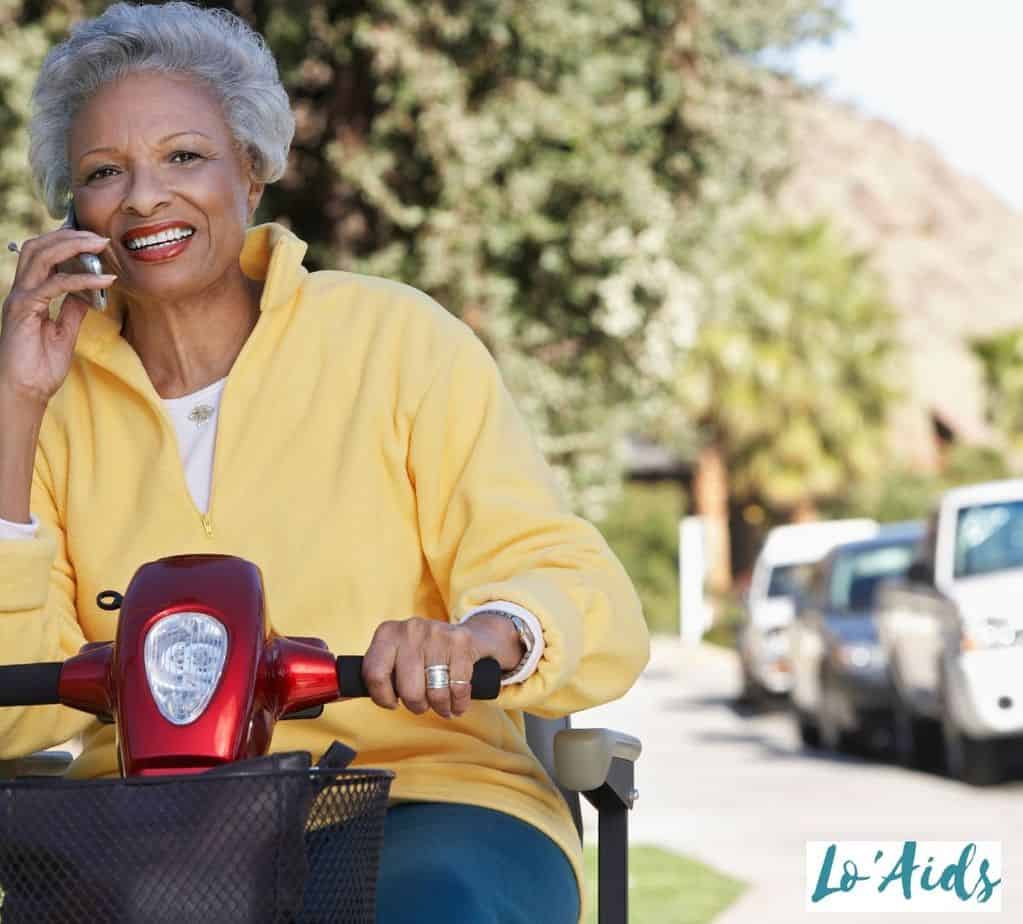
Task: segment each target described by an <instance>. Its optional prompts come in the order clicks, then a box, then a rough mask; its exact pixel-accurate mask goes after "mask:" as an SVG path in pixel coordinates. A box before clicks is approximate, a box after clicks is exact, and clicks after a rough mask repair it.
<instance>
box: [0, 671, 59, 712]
mask: <svg viewBox="0 0 1023 924" xmlns="http://www.w3.org/2000/svg"><path fill="white" fill-rule="evenodd" d="M63 666H64V662H63V661H44V662H40V663H38V664H8V665H6V666H3V667H0V706H52V705H55V704H57V703H59V702H60V670H61V668H62V667H63Z"/></svg>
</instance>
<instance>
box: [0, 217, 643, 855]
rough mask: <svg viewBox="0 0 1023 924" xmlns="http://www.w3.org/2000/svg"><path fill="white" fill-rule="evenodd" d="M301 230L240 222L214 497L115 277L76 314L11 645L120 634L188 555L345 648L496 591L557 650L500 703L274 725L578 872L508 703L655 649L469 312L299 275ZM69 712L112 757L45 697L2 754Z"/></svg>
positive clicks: (363, 703)
mask: <svg viewBox="0 0 1023 924" xmlns="http://www.w3.org/2000/svg"><path fill="white" fill-rule="evenodd" d="M305 251H306V245H305V244H304V243H303V242H302V241H300V240H299V239H298V238H297V237H295V236H294V235H293V234H291V233H290V232H289V231H287V230H286V229H285V228H283V227H281V226H278V225H262V226H260V227H256V228H253V229H251V230H250V231H249V233H248V235H247V238H246V241H245V245H244V249H243V251H242V254H241V266H242V269H243V271H244V272H245V274H246V275H248V276H249V277H251V278H254V279H262V280H264V281H265V282H264V287H263V294H262V299H261V303H260V312H261V313H260V317H259V320H258V322H257V324H256V326H255V328H254V330H253V331H252V334H251V335H250V336H249V339H248V340H247V341H246V343H245V345H244V347H243V349H242V351H241V353H240V355H239V356H238V358H237V360H236V362H235V364H234V366H233V367H232V369H231V372H230V375H229V376H228V380H227V384H226V386H225V390H224V393H223V398H222V404H221V411H220V420H219V423H218V431H217V438H216V439H217V442H216V451H215V456H214V465H213V479H212V493H211V498H210V506H209V513H208V514H206V515H204V514H202V513H201V512H200V511H199V510H197V509H196V507H195V504H194V502H193V500H192V498H191V495H190V494H189V491H188V487H187V485H186V483H185V478H184V472H183V469H182V465H181V460H180V457H179V453H178V449H177V443H176V436H175V433H174V430H173V428H172V425H171V422H170V420H169V419H168V418H167V416H166V414H165V412H164V409H163V407H162V406H161V402H160V398H159V396H158V395H157V393H156V391H155V390H154V388H153V385H152V383H151V382H150V380H149V378H148V376H147V375H146V372H145V370H144V368H143V366H142V364H141V362H140V361H139V358H138V356H137V354H136V353H135V352H134V350H133V349H132V348H131V347H130V346H129V345H128V343H127V342H126V341H125V340H124V339H123V338H122V337H121V336H120V334H119V331H120V321H121V317H120V309H119V307H118V305H117V300H116V298H112V300H111V301H112V304H111V307H110V309H109V310H108V312H107V313H102V314H101V313H99V312H90V313H89V315H88V316H87V317H86V319H85V321H84V323H83V326H82V330H81V333H80V335H79V339H78V343H77V346H76V350H75V358H74V362H73V365H72V368H71V372H70V374H69V376H68V378H67V380H66V382H65V383H64V385H63V386H62V388H61V389H60V391H59V392H58V393H57V395H56V396H55V397H54V398H53V400H52V401H51V402H50V406H49V408H48V409H47V412H46V416H45V419H44V422H43V428H42V433H41V436H40V441H39V449H38V452H37V456H36V465H35V476H34V483H33V491H32V512H33V514H34V515H35V516H36V517H37V518H38V520H39V522H40V531H39V535H38V537H37V538H35V539H29V540H17V541H0V659H2V660H3V662H5V663H21V662H30V661H54V660H63V659H64V658H67V657H69V656H71V655H73V654H75V653H76V652H77V651H78V649H79V647H80V646H81V645H82V644H84V643H85V642H87V641H103V640H108V639H111V638H113V637H114V634H115V620H116V618H117V617H116V614H114V613H109V612H104V611H103V610H100V609H99V608H98V607H97V606H96V595H97V594H98V593H99V592H100V591H102V590H107V589H112V590H118V591H122V592H123V591H124V590H125V588H126V587H127V584H128V582H129V580H130V578H131V576H132V574H133V573H134V572H135V570H136V569H137V568H138V567H139V566H140V565H141V564H143V563H144V562H147V561H152V560H154V559H157V558H160V557H163V556H166V555H175V554H182V553H194V552H214V553H225V554H230V555H239V556H242V557H243V558H246V559H249V560H251V561H253V562H255V563H256V564H257V565H258V566H259V568H260V569H261V570H262V573H263V579H264V584H265V593H266V604H267V612H268V616H269V619H270V622H271V625H272V627H273V629H274V630H275V631H276V632H278V633H280V634H282V635H305V636H317V637H319V638H322V639H324V640H325V641H326V642H327V644H328V645H329V646H330V648H331V650H332V651H334V652H335V653H337V654H361V653H362V652H364V651H365V650H366V648H367V647H368V645H369V642H370V640H371V638H372V636H373V632H374V629H375V628H376V627H377V625H378V624H379V623H380V622H381V621H383V620H387V619H406V618H408V617H410V616H413V615H418V616H425V617H430V618H434V619H443V620H452V621H457V620H458V619H459V618H460V617H461V616H462V615H463V614H464V613H466V612H467V611H468V610H469V609H471V608H472V607H474V606H477V605H479V604H481V603H484V602H486V601H489V600H509V601H511V602H514V603H518V604H519V605H521V606H523V607H526V608H527V609H529V610H530V611H531V612H532V613H534V614H535V615H536V616H537V618H538V619H539V620H540V623H541V625H542V626H543V632H544V640H545V645H546V647H545V649H544V655H543V658H542V660H541V663H540V665H539V667H538V669H537V671H536V673H534V674H533V675H532V676H531V677H529V678H528V679H527V680H526V681H525V682H524V683H522V684H515V685H512V686H508V687H505V688H504V689H503V690H502V692H501V695H500V697H499V699H498V700H497V701H496V702H493V703H474V704H473V705H472V707H471V708H470V709H469V710H468V712H467V713H466V714H465V715H463V716H462V717H460V718H458V719H453V720H449V721H446V720H444V719H442V718H440V717H438V716H436V715H434V714H433V713H432V712H430V713H428V714H426V715H424V716H416V715H414V714H412V713H411V712H409V711H407V710H406V709H404V707H399V709H397V710H395V711H393V712H392V711H388V710H383V709H379V708H378V707H376V706H375V705H373V703H372V702H370V701H368V700H353V701H349V702H342V703H336V704H334V705H331V706H328V707H326V709H325V711H324V714H323V715H322V716H321V717H320V718H319V719H315V720H305V721H292V722H284V723H281V724H279V725H278V726H277V729H276V731H275V733H274V737H273V750H275V751H279V750H298V749H301V750H308V751H310V752H312V754H313V755H314V757H316V756H318V755H319V754H320V753H322V752H323V751H324V750H326V748H327V747H328V746H329V744H330V742H331V741H333V740H334V739H335V738H337V739H340V740H341V741H344V742H346V743H347V744H349V745H351V746H352V747H354V748H355V749H356V750H357V751H358V752H359V757H358V764H360V765H363V766H373V767H385V768H389V769H391V770H394V771H395V773H396V774H397V776H396V779H395V781H394V785H393V789H392V793H393V795H394V796H395V797H396V798H399V799H416V800H433V801H444V802H462V803H467V804H473V805H480V806H484V807H488V808H492V809H496V810H499V811H503V812H507V813H509V814H511V815H515V816H517V817H519V818H521V819H523V820H524V821H526V822H528V823H530V824H533V825H535V826H536V827H537V828H540V829H541V830H543V831H545V832H546V833H547V834H548V835H550V837H552V838H553V839H554V840H555V841H556V842H557V843H558V844H559V845H560V846H561V847H562V848H563V849H564V850H565V852H566V853H567V854H568V855H569V857H570V858H571V859H572V861H573V864H574V865H575V866H576V869H577V872H578V867H579V859H580V856H579V844H578V838H577V835H576V833H575V830H574V828H573V826H572V822H571V819H570V817H569V814H568V811H567V809H566V807H565V805H564V802H563V800H562V799H561V798H560V796H559V795H558V793H557V792H556V790H555V789H554V788H553V787H552V785H551V783H550V781H549V780H548V779H547V777H546V775H545V773H544V771H543V769H542V767H541V766H540V765H539V764H538V763H537V761H536V760H535V759H534V758H533V756H532V754H531V752H530V751H529V748H528V746H527V744H526V741H525V737H524V734H523V721H522V711H523V710H525V711H528V712H531V713H535V714H537V715H541V716H548V717H550V716H559V715H564V714H567V713H571V712H575V711H577V710H580V709H585V708H586V707H589V706H593V705H596V704H598V703H601V702H605V701H607V700H611V699H614V698H616V697H618V696H621V695H622V694H623V693H624V692H625V691H626V690H627V689H628V688H629V687H630V686H631V684H632V683H633V681H634V680H635V678H636V676H637V675H638V673H639V672H640V670H641V669H642V667H643V665H644V664H645V663H646V660H647V656H648V637H647V632H646V628H645V624H644V621H643V618H642V613H641V610H640V605H639V602H638V599H637V597H636V594H635V591H634V590H633V587H632V585H631V583H630V581H629V579H628V577H627V576H626V574H625V572H624V570H623V569H622V567H621V565H620V564H619V563H618V561H617V560H616V558H615V557H614V555H613V554H612V553H611V552H610V550H609V549H608V547H607V545H606V543H605V542H604V541H603V539H602V538H601V536H600V534H599V533H598V532H597V530H595V529H594V528H593V527H592V526H591V525H590V524H588V523H587V522H585V521H584V520H582V519H579V518H578V517H576V516H573V515H572V514H570V513H569V512H568V510H567V509H566V507H565V504H564V503H563V501H562V499H561V497H560V495H559V491H558V489H557V487H556V485H555V482H554V480H553V478H552V475H551V472H550V470H549V469H548V467H547V465H546V464H545V462H544V460H543V459H542V457H541V455H540V453H539V452H538V451H537V449H536V448H535V445H534V442H533V441H532V439H531V437H530V435H529V433H528V432H527V430H526V429H525V427H524V426H523V423H522V421H521V419H520V417H519V415H518V413H517V412H516V410H515V408H514V407H513V404H512V401H511V399H510V398H509V395H508V393H507V391H506V390H505V388H504V386H503V384H502V382H501V379H500V376H499V374H498V371H497V368H496V366H495V364H494V362H493V360H492V359H491V357H490V355H489V353H488V352H487V350H486V349H485V348H484V347H483V345H482V344H481V343H480V341H479V340H478V339H477V338H476V337H475V336H474V334H473V333H472V332H471V330H470V329H469V328H468V327H466V326H465V325H464V324H463V323H462V322H461V321H459V320H458V319H456V318H455V317H453V316H452V315H451V314H449V313H448V312H446V311H445V310H444V309H443V308H441V307H440V306H439V305H437V303H436V302H434V301H433V300H431V299H430V298H429V297H427V296H426V295H424V294H423V293H421V292H418V291H416V290H415V289H412V288H410V287H408V286H404V285H401V284H398V283H394V282H389V281H386V280H383V279H377V278H371V277H366V276H359V275H355V274H352V273H345V272H317V273H309V272H308V271H307V270H306V269H305V268H304V267H303V266H302V257H303V255H304V254H305ZM112 294H116V291H115V293H112ZM0 438H2V436H0ZM81 731H84V732H85V735H84V738H85V746H84V750H83V753H82V755H81V756H80V757H79V759H78V760H77V761H76V763H75V765H74V768H73V773H74V775H76V776H78V777H93V776H99V775H107V774H114V773H116V772H117V769H116V768H117V761H116V754H115V745H114V735H113V730H112V728H110V727H103V726H98V725H97V724H96V723H95V722H93V721H92V720H91V719H90V718H89V717H88V716H85V715H83V714H82V713H77V712H73V711H71V710H68V709H64V708H63V707H56V706H46V707H33V708H31V709H7V710H0V757H5V758H6V757H11V756H16V755H20V754H24V753H27V752H30V751H33V750H35V749H38V748H41V747H46V746H50V745H53V744H55V743H58V742H60V741H64V740H66V739H67V738H69V737H71V736H72V735H74V734H76V733H78V732H81Z"/></svg>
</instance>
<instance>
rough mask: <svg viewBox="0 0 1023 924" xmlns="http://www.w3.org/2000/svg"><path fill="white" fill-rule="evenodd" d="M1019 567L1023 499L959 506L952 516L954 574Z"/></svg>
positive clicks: (1022, 560)
mask: <svg viewBox="0 0 1023 924" xmlns="http://www.w3.org/2000/svg"><path fill="white" fill-rule="evenodd" d="M1010 568H1023V500H1018V501H1000V502H999V503H996V504H978V505H977V506H975V507H963V508H962V509H961V510H960V511H959V516H958V518H957V520H956V557H955V576H956V577H957V578H960V577H972V576H973V575H976V574H989V573H991V572H992V571H1006V570H1008V569H1010Z"/></svg>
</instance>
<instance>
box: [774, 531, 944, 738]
mask: <svg viewBox="0 0 1023 924" xmlns="http://www.w3.org/2000/svg"><path fill="white" fill-rule="evenodd" d="M923 532H924V525H923V523H900V524H895V525H892V526H883V527H882V528H881V529H880V531H879V532H878V533H877V535H876V536H875V537H874V538H873V539H866V540H863V541H861V542H849V543H846V544H844V545H840V546H838V547H837V548H835V549H833V550H832V551H831V552H830V554H828V555H827V557H826V558H825V559H824V560H823V561H822V562H820V563H819V564H818V565H817V566H816V567H815V568H814V572H813V575H812V576H811V578H810V584H809V586H808V587H807V589H806V590H805V591H804V592H803V593H802V594H800V596H799V598H798V599H797V602H796V615H795V619H794V621H793V623H792V627H791V628H790V630H789V647H790V660H791V662H792V691H791V700H792V714H793V716H794V718H795V720H796V725H797V728H798V730H799V736H800V738H801V739H802V741H803V743H804V744H806V745H809V746H811V747H816V746H817V745H818V744H819V745H821V746H823V747H824V748H826V749H827V750H831V751H845V750H850V749H852V748H855V747H857V746H875V747H878V746H884V745H887V744H889V743H890V739H891V724H892V695H891V687H890V683H889V680H888V670H887V666H886V664H885V660H884V653H883V652H882V650H881V646H880V643H879V640H878V633H877V622H876V620H875V616H876V609H877V592H878V589H879V588H880V587H881V585H882V583H883V582H884V581H887V580H891V579H893V578H901V577H903V576H904V575H905V574H906V571H907V570H908V569H909V566H910V563H911V562H912V560H913V553H914V550H915V548H916V546H917V544H918V543H919V541H920V539H921V537H922V536H923Z"/></svg>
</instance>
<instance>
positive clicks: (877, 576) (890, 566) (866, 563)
mask: <svg viewBox="0 0 1023 924" xmlns="http://www.w3.org/2000/svg"><path fill="white" fill-rule="evenodd" d="M913 548H914V546H913V543H912V542H899V543H892V544H891V545H882V546H874V547H872V548H866V549H856V550H850V551H849V552H840V553H838V555H837V556H836V558H835V562H834V565H833V567H832V571H831V588H830V593H829V605H830V607H831V609H835V610H846V611H848V612H850V613H862V614H864V615H868V614H869V613H870V610H871V609H872V608H873V606H874V600H875V598H876V597H877V591H878V588H879V587H880V586H881V582H882V581H886V580H889V579H891V578H897V577H902V576H903V575H904V574H905V573H906V571H907V569H908V568H909V565H910V562H912V560H913Z"/></svg>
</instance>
